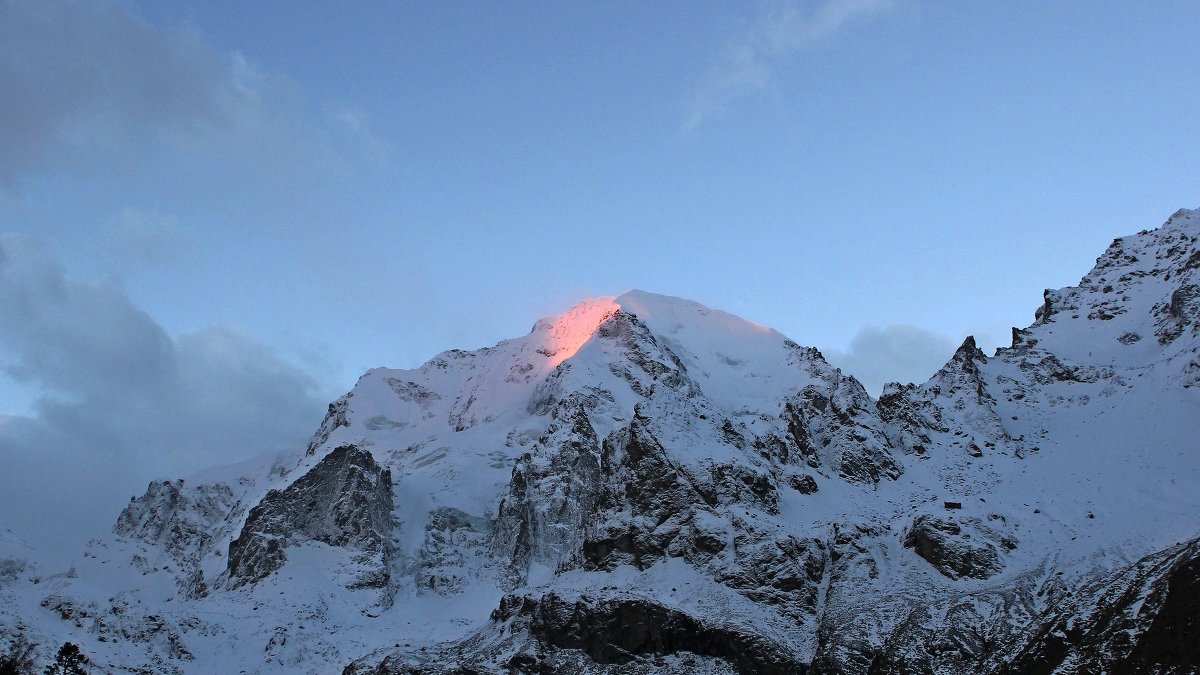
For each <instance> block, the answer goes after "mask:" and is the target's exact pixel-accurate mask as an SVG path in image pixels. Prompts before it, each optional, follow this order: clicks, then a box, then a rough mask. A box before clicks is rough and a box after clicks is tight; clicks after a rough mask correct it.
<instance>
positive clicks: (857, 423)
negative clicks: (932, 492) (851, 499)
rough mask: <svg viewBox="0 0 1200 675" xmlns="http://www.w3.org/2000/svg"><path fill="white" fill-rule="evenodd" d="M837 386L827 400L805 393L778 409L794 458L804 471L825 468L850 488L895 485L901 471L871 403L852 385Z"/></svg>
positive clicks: (809, 391)
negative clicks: (799, 459) (851, 485)
mask: <svg viewBox="0 0 1200 675" xmlns="http://www.w3.org/2000/svg"><path fill="white" fill-rule="evenodd" d="M839 384H840V387H839V390H838V391H835V392H834V393H833V395H830V394H829V393H827V392H822V391H820V390H819V389H818V388H816V387H812V386H810V387H805V388H804V389H803V390H802V391H801V392H800V394H799V396H798V397H797V399H796V400H795V401H788V402H787V403H785V404H784V409H783V413H782V417H783V420H784V422H785V423H786V424H787V430H788V436H789V440H791V441H792V443H794V444H795V448H796V451H797V454H798V455H799V456H800V457H802V458H803V459H804V461H805V463H807V464H808V465H809V466H810V467H813V468H816V467H818V466H821V465H822V464H827V465H829V466H831V467H832V468H833V470H834V471H836V472H837V474H838V475H839V476H841V477H842V478H845V479H846V480H848V481H850V482H852V483H878V482H879V481H880V480H883V479H890V480H895V479H896V478H897V477H899V476H900V474H901V473H903V472H904V469H903V468H901V467H900V465H899V464H898V463H897V462H896V460H895V458H893V457H892V454H891V444H890V443H889V442H888V439H887V435H886V434H885V432H884V430H883V426H882V424H881V422H880V420H879V417H878V416H877V413H876V410H875V404H874V402H873V401H871V399H870V397H869V396H867V395H866V392H865V391H863V390H862V385H859V384H858V383H857V382H856V381H854V380H850V379H849V378H845V381H843V382H840V383H839ZM860 393H861V395H859V394H860Z"/></svg>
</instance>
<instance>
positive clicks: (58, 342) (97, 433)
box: [0, 237, 327, 546]
mask: <svg viewBox="0 0 1200 675" xmlns="http://www.w3.org/2000/svg"><path fill="white" fill-rule="evenodd" d="M0 358H2V359H3V361H2V363H3V368H4V372H5V374H6V375H7V376H8V377H11V378H14V379H16V380H19V381H20V382H22V383H23V384H24V385H26V386H28V387H30V388H33V389H34V390H36V391H38V392H41V394H40V396H39V397H38V399H37V400H36V402H35V403H34V407H33V413H32V414H30V415H22V416H7V417H3V418H0V465H3V466H4V467H5V470H4V472H3V474H2V477H0V514H3V518H2V520H3V522H0V526H5V527H10V528H12V529H14V530H16V531H18V532H20V533H21V534H23V535H24V536H26V537H27V538H30V539H41V540H43V541H45V542H47V543H49V544H50V545H52V546H54V545H62V544H63V543H64V542H66V541H70V540H72V539H73V538H77V537H80V536H84V535H86V534H88V533H96V532H99V531H103V529H104V528H106V527H107V526H108V525H109V524H110V521H112V519H113V518H115V517H116V514H117V512H118V511H119V509H120V508H121V506H122V502H123V500H124V499H127V498H128V496H129V495H130V494H132V493H134V492H139V491H140V490H142V489H143V488H144V484H145V482H146V481H147V480H149V479H151V478H155V477H160V476H177V475H179V474H183V473H189V472H191V471H194V470H196V469H199V468H203V467H205V466H209V465H213V464H221V463H228V462H233V461H240V460H243V459H246V458H249V457H251V456H254V455H256V454H259V453H262V452H270V451H279V450H285V449H299V448H300V447H301V446H302V444H303V442H304V440H305V438H306V437H307V436H308V434H310V433H311V431H312V430H313V429H314V428H315V426H316V424H317V423H319V421H320V418H321V413H322V408H323V406H324V399H325V398H326V397H327V393H325V392H320V391H319V387H318V385H317V382H316V381H315V379H314V378H313V377H312V376H311V375H309V374H308V373H306V372H305V371H303V370H301V369H299V368H297V367H296V366H294V365H292V364H290V363H288V362H287V361H286V360H285V359H284V358H282V357H281V356H280V355H279V354H277V353H275V352H274V351H272V350H271V349H268V348H267V347H264V346H262V345H260V344H257V343H255V342H253V341H251V340H249V339H247V338H245V337H244V336H240V335H238V334H237V333H236V332H234V331H231V330H229V329H227V328H220V327H217V328H210V329H207V330H203V331H199V332H196V333H191V334H188V335H184V336H181V337H178V338H172V337H171V336H169V335H167V334H166V332H165V331H164V330H163V329H162V328H161V327H160V326H159V325H158V324H157V323H156V322H155V321H154V319H153V318H152V317H150V316H149V315H147V314H146V313H145V312H143V311H142V310H140V309H139V308H138V307H136V306H135V305H134V304H133V303H132V302H131V301H130V299H129V298H128V296H127V295H126V294H125V293H124V292H123V291H122V289H121V288H120V287H118V286H116V285H115V284H93V283H85V282H80V281H76V280H73V279H71V278H69V277H68V276H67V274H66V272H65V271H64V269H63V268H62V266H61V265H60V264H59V263H58V261H57V260H56V258H55V255H54V252H53V250H52V249H51V248H50V247H49V246H48V245H47V244H46V243H44V242H41V241H38V240H32V239H22V238H12V237H8V238H0Z"/></svg>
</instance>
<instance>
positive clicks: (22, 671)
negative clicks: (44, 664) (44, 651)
mask: <svg viewBox="0 0 1200 675" xmlns="http://www.w3.org/2000/svg"><path fill="white" fill-rule="evenodd" d="M35 646H36V645H34V644H33V643H31V642H30V641H29V640H26V639H25V636H24V635H18V636H17V637H16V638H15V639H14V640H13V641H12V643H11V644H9V646H8V651H6V652H4V653H3V654H0V675H33V648H34V647H35Z"/></svg>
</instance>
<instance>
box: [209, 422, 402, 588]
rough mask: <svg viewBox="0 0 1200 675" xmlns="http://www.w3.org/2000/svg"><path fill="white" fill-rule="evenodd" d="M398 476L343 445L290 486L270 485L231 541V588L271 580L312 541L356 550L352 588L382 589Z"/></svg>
mask: <svg viewBox="0 0 1200 675" xmlns="http://www.w3.org/2000/svg"><path fill="white" fill-rule="evenodd" d="M391 511H392V474H391V472H390V471H388V470H385V469H381V468H380V466H379V464H377V463H376V462H375V458H374V457H372V456H371V453H370V452H368V451H366V450H363V449H361V448H359V447H358V446H355V445H343V446H340V447H338V448H336V449H334V450H333V451H331V452H330V453H329V454H328V455H326V456H325V458H324V459H322V460H321V461H320V462H318V463H317V464H316V466H314V467H313V468H312V469H311V470H309V472H308V473H306V474H304V475H303V476H301V477H300V478H299V479H297V480H296V481H295V482H294V483H292V484H291V485H289V486H288V487H287V488H286V489H284V490H282V491H281V490H271V491H270V492H268V493H267V496H266V497H264V498H263V500H262V501H261V502H259V503H258V505H256V506H255V507H254V508H252V509H250V514H249V515H248V516H247V517H246V524H245V525H244V526H243V527H242V532H241V534H240V535H239V536H238V537H237V539H234V540H233V541H232V542H230V544H229V566H228V571H229V580H230V585H231V586H233V587H237V586H241V585H243V584H247V583H253V582H256V581H259V580H261V579H264V578H266V577H267V576H268V575H270V574H271V573H272V572H274V571H275V570H277V569H279V568H280V567H282V566H283V563H284V562H285V561H286V560H287V555H286V553H285V549H286V548H287V546H289V545H291V544H294V543H299V542H301V541H304V540H306V539H308V540H313V541H319V542H323V543H325V544H329V545H330V546H337V547H343V548H349V549H355V550H357V551H358V552H359V555H358V557H357V558H356V562H357V563H359V564H360V565H361V566H362V572H361V573H360V574H359V575H358V577H357V579H356V581H355V582H353V583H352V584H351V587H352V588H354V587H382V586H385V585H387V583H388V581H389V578H390V575H389V572H388V562H389V560H390V556H391V551H390V545H389V543H388V539H387V536H388V534H389V533H390V532H391V529H392V516H391Z"/></svg>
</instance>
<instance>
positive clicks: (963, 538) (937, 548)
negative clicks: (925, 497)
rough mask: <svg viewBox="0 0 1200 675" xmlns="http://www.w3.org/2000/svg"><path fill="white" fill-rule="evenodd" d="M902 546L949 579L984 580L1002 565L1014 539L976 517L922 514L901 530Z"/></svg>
mask: <svg viewBox="0 0 1200 675" xmlns="http://www.w3.org/2000/svg"><path fill="white" fill-rule="evenodd" d="M904 546H905V548H911V549H912V550H913V552H914V553H916V554H917V555H919V556H921V557H922V558H924V559H925V561H926V562H928V563H929V564H930V565H933V566H934V568H936V569H937V570H938V571H939V572H941V573H942V574H944V575H946V576H947V577H949V578H951V579H958V578H960V577H972V578H975V579H987V578H988V577H991V576H993V575H995V574H996V573H997V572H999V571H1000V570H1001V569H1003V568H1004V555H1005V553H1007V552H1008V551H1011V550H1013V549H1015V548H1016V547H1017V541H1016V539H1014V538H1012V537H1011V536H1005V535H1003V534H1001V533H999V532H997V531H996V530H994V529H992V528H990V527H988V526H987V525H984V524H983V522H982V521H980V520H979V519H976V518H968V519H959V518H953V517H949V516H931V515H928V514H924V515H920V516H917V518H916V519H915V520H913V523H912V525H911V526H910V527H909V528H908V530H907V531H906V532H905V533H904Z"/></svg>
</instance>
